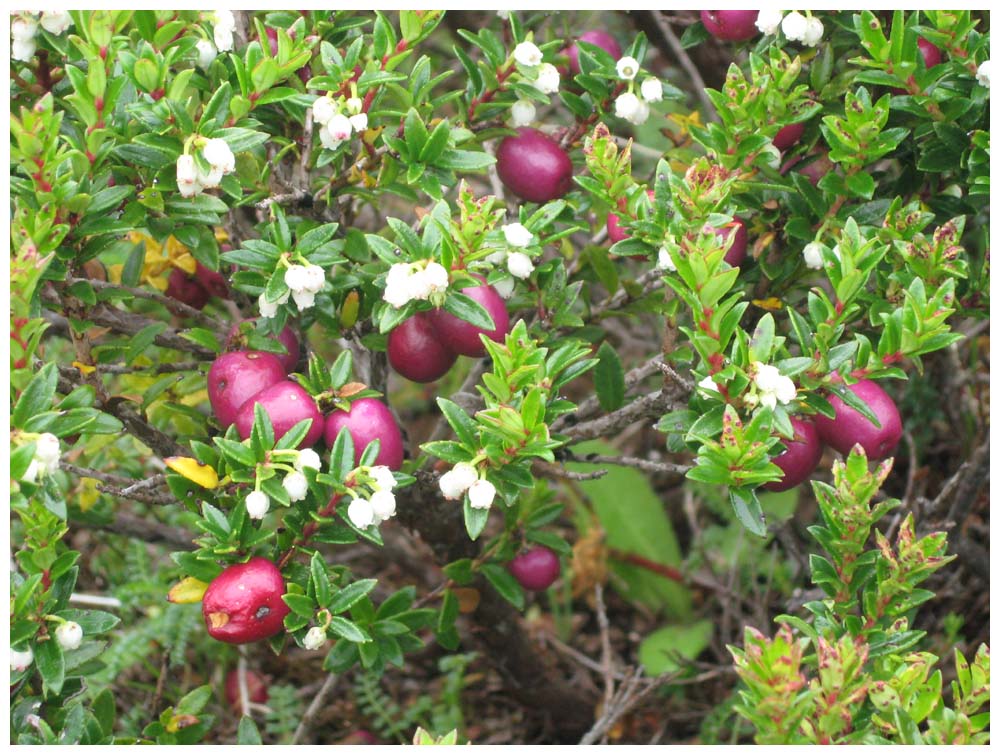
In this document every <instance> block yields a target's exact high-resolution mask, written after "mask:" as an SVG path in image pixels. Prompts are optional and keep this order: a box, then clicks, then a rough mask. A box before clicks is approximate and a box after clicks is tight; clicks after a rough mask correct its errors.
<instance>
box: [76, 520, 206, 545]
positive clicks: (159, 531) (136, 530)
mask: <svg viewBox="0 0 1000 755" xmlns="http://www.w3.org/2000/svg"><path fill="white" fill-rule="evenodd" d="M73 526H74V527H82V528H83V529H90V530H101V531H104V532H110V533H112V534H115V535H122V536H124V537H130V538H133V539H135V540H141V541H143V542H144V543H152V544H163V545H167V546H169V547H171V548H172V549H174V550H182V551H193V550H195V546H194V538H195V536H194V535H193V534H191V533H190V532H188V531H187V530H183V529H181V528H180V527H171V526H169V525H166V524H163V523H162V522H158V521H151V520H150V519H149V518H147V517H141V516H136V515H135V514H129V513H128V512H125V511H116V512H115V514H114V519H112V520H111V521H110V522H94V521H89V520H87V519H73Z"/></svg>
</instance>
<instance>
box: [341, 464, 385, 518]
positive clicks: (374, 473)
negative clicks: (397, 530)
mask: <svg viewBox="0 0 1000 755" xmlns="http://www.w3.org/2000/svg"><path fill="white" fill-rule="evenodd" d="M360 469H361V470H362V471H363V472H366V473H367V474H368V477H369V487H371V489H372V493H371V495H370V496H369V497H368V498H362V497H361V496H357V497H355V498H354V500H352V501H351V504H350V505H349V506H348V507H347V518H348V519H350V520H351V524H353V525H354V526H355V527H357V528H358V529H365V528H366V527H371V526H372V525H373V524H374V525H375V526H378V525H380V524H382V522H384V521H385V520H386V519H389V518H391V517H393V516H395V515H396V496H394V495H393V494H392V489H393V488H394V487H396V478H395V477H393V476H392V470H391V469H389V467H386V466H382V465H379V466H376V467H361V468H360Z"/></svg>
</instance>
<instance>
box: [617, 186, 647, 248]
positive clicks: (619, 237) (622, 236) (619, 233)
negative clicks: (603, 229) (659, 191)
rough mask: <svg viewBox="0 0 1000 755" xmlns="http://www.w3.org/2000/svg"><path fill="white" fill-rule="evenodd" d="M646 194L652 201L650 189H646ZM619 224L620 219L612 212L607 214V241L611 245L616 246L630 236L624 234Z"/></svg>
mask: <svg viewBox="0 0 1000 755" xmlns="http://www.w3.org/2000/svg"><path fill="white" fill-rule="evenodd" d="M646 193H647V194H648V195H649V198H650V199H652V198H653V197H654V196H655V193H654V192H653V191H652V190H651V189H648V190H647V191H646ZM620 223H621V219H620V218H619V217H618V215H617V214H616V213H613V212H609V213H608V221H607V229H608V240H609V241H610V242H611V243H612V244H617V243H618V242H619V241H622V240H624V239H627V238H629V236H630V234H629V233H626V232H625V230H624V229H623V228H622V227H621V225H620Z"/></svg>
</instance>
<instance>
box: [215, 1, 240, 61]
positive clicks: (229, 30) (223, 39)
mask: <svg viewBox="0 0 1000 755" xmlns="http://www.w3.org/2000/svg"><path fill="white" fill-rule="evenodd" d="M235 29H236V17H235V16H234V15H233V12H232V11H231V10H217V11H215V12H214V15H213V23H212V35H213V36H214V37H215V46H216V47H218V48H219V51H220V52H227V51H229V50H232V49H233V31H235Z"/></svg>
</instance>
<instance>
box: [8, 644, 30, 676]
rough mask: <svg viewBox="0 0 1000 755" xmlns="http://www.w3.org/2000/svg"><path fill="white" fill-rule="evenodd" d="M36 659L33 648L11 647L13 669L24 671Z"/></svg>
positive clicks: (11, 668) (11, 667) (11, 666)
mask: <svg viewBox="0 0 1000 755" xmlns="http://www.w3.org/2000/svg"><path fill="white" fill-rule="evenodd" d="M34 660H35V655H34V653H32V652H31V648H28V649H27V650H14V648H11V649H10V670H11V671H24V670H25V669H26V668H28V666H30V665H31V662H32V661H34Z"/></svg>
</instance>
